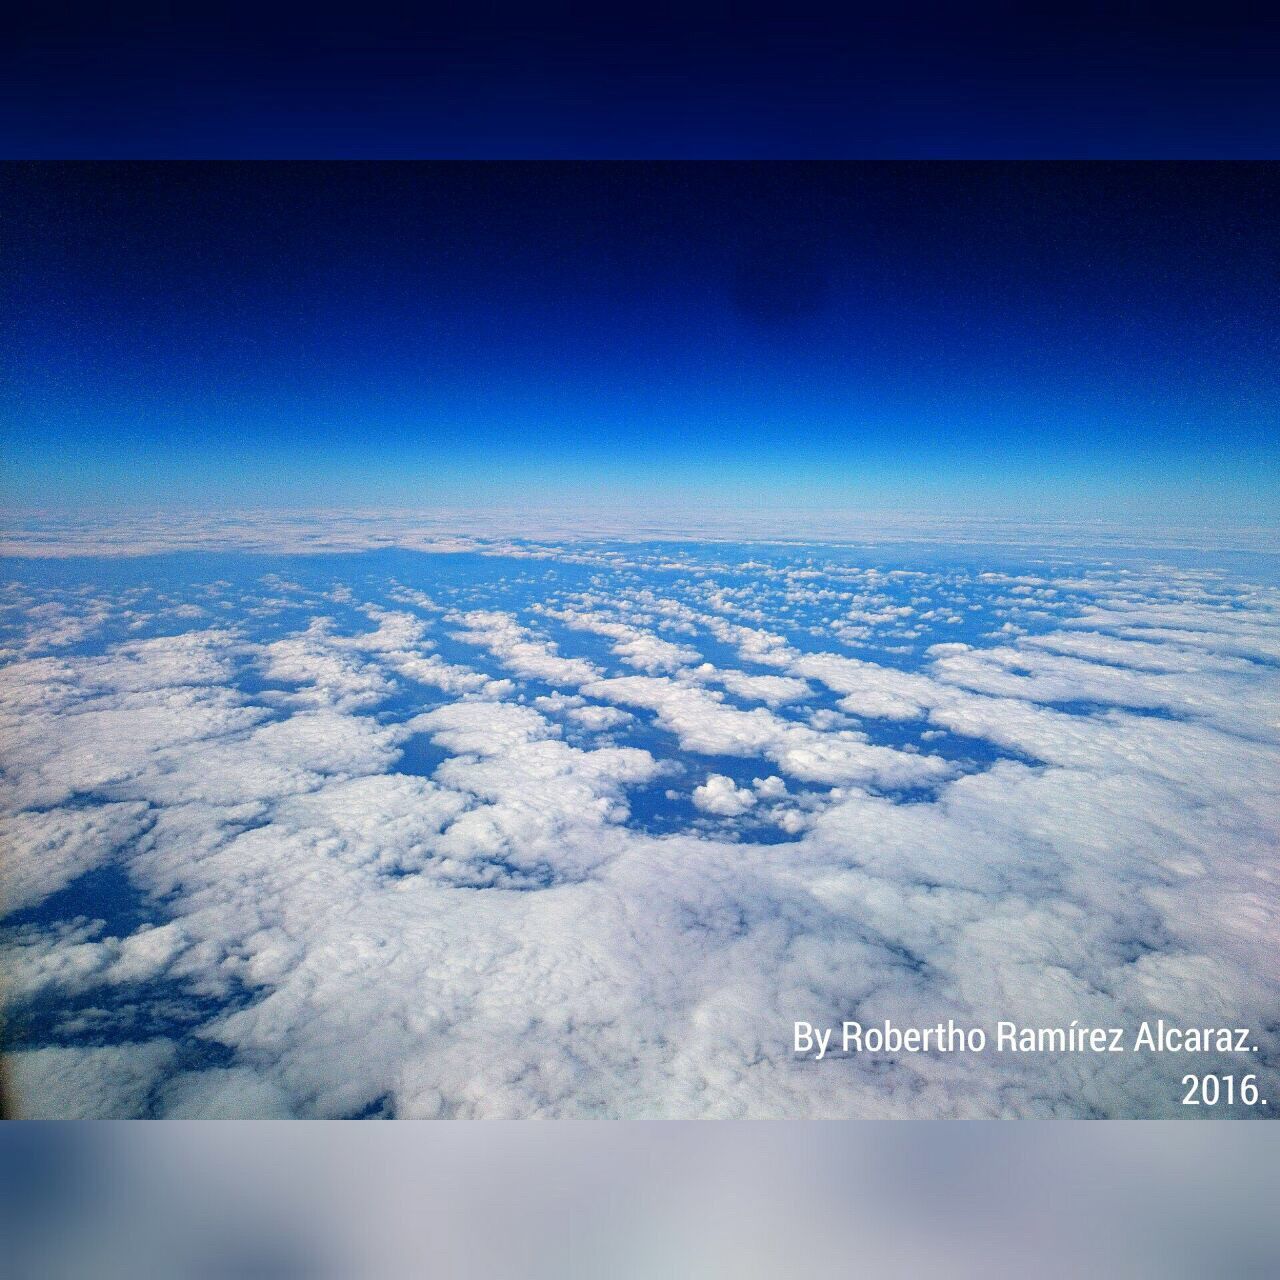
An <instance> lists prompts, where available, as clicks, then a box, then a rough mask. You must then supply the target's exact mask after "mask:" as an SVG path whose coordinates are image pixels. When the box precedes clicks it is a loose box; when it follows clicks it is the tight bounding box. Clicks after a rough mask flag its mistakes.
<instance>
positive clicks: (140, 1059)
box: [5, 1040, 177, 1120]
mask: <svg viewBox="0 0 1280 1280" xmlns="http://www.w3.org/2000/svg"><path fill="white" fill-rule="evenodd" d="M176 1052H177V1050H176V1046H175V1045H174V1044H173V1042H172V1041H169V1040H148V1041H145V1042H143V1043H140V1044H118V1045H102V1046H95V1047H91V1048H89V1047H86V1048H80V1047H74V1048H71V1047H49V1048H44V1049H23V1050H20V1051H19V1052H17V1053H11V1054H9V1055H8V1057H7V1058H6V1059H5V1065H6V1067H7V1068H8V1070H9V1078H10V1083H11V1085H12V1088H13V1093H14V1097H15V1098H16V1099H17V1100H18V1112H19V1115H22V1116H26V1117H29V1118H31V1119H43V1118H46V1117H49V1116H56V1117H57V1118H58V1119H61V1120H112V1119H118V1118H119V1117H121V1116H136V1115H141V1114H142V1113H143V1111H144V1110H145V1109H146V1106H147V1101H148V1098H149V1097H150V1095H151V1093H152V1092H153V1090H154V1089H155V1088H156V1087H157V1085H158V1084H159V1083H160V1081H161V1079H162V1078H163V1076H164V1074H165V1072H166V1071H167V1070H168V1069H169V1067H170V1066H171V1064H172V1063H173V1061H174V1057H175V1055H176Z"/></svg>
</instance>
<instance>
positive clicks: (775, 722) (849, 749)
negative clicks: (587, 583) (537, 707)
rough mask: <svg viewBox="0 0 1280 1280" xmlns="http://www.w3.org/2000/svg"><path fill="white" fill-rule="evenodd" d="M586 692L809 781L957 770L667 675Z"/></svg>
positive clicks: (704, 743) (701, 747) (931, 777)
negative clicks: (734, 703) (726, 698)
mask: <svg viewBox="0 0 1280 1280" xmlns="http://www.w3.org/2000/svg"><path fill="white" fill-rule="evenodd" d="M583 692H584V693H587V694H589V695H590V696H591V697H593V698H600V699H601V700H603V701H606V702H617V703H621V704H622V705H623V706H629V707H643V708H645V709H647V710H650V711H653V712H654V713H655V715H656V717H657V722H658V724H659V725H661V726H662V727H663V728H664V729H666V730H668V731H669V732H670V733H673V734H674V735H675V736H676V738H677V739H678V740H679V743H680V746H681V748H682V749H684V750H685V751H696V752H699V753H702V754H704V755H723V756H746V757H750V756H759V757H762V758H764V759H767V760H771V761H773V763H774V764H776V765H777V766H778V768H780V769H781V770H782V771H783V772H784V773H787V774H790V775H791V776H792V777H794V778H799V779H802V780H804V781H806V782H820V783H828V784H839V783H860V784H864V785H868V786H877V787H912V786H922V785H927V784H929V783H931V782H936V781H938V780H940V779H942V778H945V777H947V776H948V775H949V774H950V773H951V772H952V769H951V766H949V765H948V764H947V763H946V762H945V761H943V760H941V759H938V758H937V757H933V756H927V755H920V754H914V753H910V752H906V751H900V750H898V749H896V748H894V747H884V746H878V745H875V744H873V743H871V742H869V741H868V740H867V738H866V737H865V735H863V734H861V733H858V732H856V731H854V730H850V729H838V730H834V731H829V732H823V731H821V730H817V729H813V728H811V727H809V726H807V725H802V724H797V723H795V722H794V721H791V720H785V719H783V718H782V717H780V716H778V715H776V714H774V713H773V712H772V711H769V710H767V709H765V708H764V707H755V708H753V709H752V710H750V711H743V710H741V709H739V708H737V707H731V706H728V705H726V704H725V703H724V702H723V701H721V699H720V696H719V695H718V694H716V693H714V692H713V691H711V690H708V689H704V688H701V687H700V686H698V685H696V684H693V683H691V682H688V681H679V680H674V679H671V678H670V677H654V676H619V677H615V678H613V679H606V680H597V681H595V682H593V683H591V684H587V685H584V686H583Z"/></svg>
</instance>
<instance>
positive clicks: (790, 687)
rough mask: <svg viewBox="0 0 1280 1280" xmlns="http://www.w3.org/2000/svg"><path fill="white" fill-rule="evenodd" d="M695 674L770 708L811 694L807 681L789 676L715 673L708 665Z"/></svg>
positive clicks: (749, 700)
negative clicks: (765, 704)
mask: <svg viewBox="0 0 1280 1280" xmlns="http://www.w3.org/2000/svg"><path fill="white" fill-rule="evenodd" d="M696 674H698V675H703V676H705V677H706V679H708V680H710V681H712V682H713V683H715V684H718V685H721V686H723V687H724V688H726V689H728V690H729V692H730V693H732V694H734V695H735V696H737V697H739V698H745V699H746V700H747V701H748V702H764V703H767V704H768V705H769V706H771V707H776V706H780V705H781V704H782V703H785V702H798V701H799V700H800V699H801V698H805V697H807V696H808V695H809V694H810V693H811V692H812V690H811V689H810V687H809V684H808V682H807V681H805V680H797V679H794V678H793V677H791V676H754V675H748V674H747V673H746V672H745V671H732V670H727V671H717V670H716V668H715V667H713V666H712V665H711V664H710V663H706V664H704V665H703V666H701V667H698V668H697V671H696Z"/></svg>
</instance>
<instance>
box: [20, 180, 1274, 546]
mask: <svg viewBox="0 0 1280 1280" xmlns="http://www.w3.org/2000/svg"><path fill="white" fill-rule="evenodd" d="M1277 182H1278V179H1277V177H1276V175H1275V173H1274V172H1273V171H1271V170H1268V169H1267V168H1266V167H1258V166H1246V165H1234V166H1231V165H1225V166H1224V165H1212V166H1132V165H1130V166H1126V165H1114V166H1085V165H1073V166H1016V165H1013V166H1000V165H987V166H982V165H934V166H928V165H874V164H867V165H848V166H821V165H816V166H807V165H778V166H773V167H769V166H750V165H721V166H713V165H703V166H697V165H686V166H680V165H634V166H628V165H612V166H597V167H594V168H593V167H590V166H557V165H528V166H521V165H508V166H501V165H489V166H484V165H472V166H459V165H454V166H448V165H437V166H430V165H425V166H360V167H352V168H346V169H344V168H342V167H338V166H294V165H289V166H286V165H271V166H266V165H251V166H198V165H196V166H182V165H170V166H145V165H115V166H111V165H104V166H92V165H89V166H69V167H63V166H31V167H11V168H10V169H9V170H8V171H7V172H6V173H5V174H4V176H3V187H2V195H0V216H2V217H3V220H4V224H5V227H6V234H5V238H4V239H5V243H4V248H3V253H4V256H5V266H6V270H7V271H8V272H9V274H10V276H11V278H12V279H13V280H14V282H15V291H16V306H15V307H14V315H15V317H16V319H15V321H14V323H13V324H12V326H11V327H10V330H9V335H8V338H7V341H8V342H9V343H11V344H12V345H11V354H12V355H13V356H14V357H15V358H14V359H13V360H12V362H11V367H12V368H13V369H14V370H16V376H15V377H14V378H13V381H12V383H11V385H10V388H9V390H8V392H7V393H6V399H7V402H8V405H7V412H6V414H5V426H4V440H3V444H4V450H5V454H6V456H7V458H8V459H9V463H8V466H7V468H6V470H7V474H8V480H7V491H6V498H7V501H8V504H9V505H11V506H16V507H18V508H32V507H41V508H63V509H65V508H72V509H78V508H86V507H89V508H96V507H101V506H113V507H119V506H124V507H134V506H141V507H154V506H157V505H160V506H166V505H177V506H194V507H209V506H215V507H216V506H221V505H226V504H231V505H253V506H263V505H265V506H299V505H312V504H323V505H353V504H354V505H396V506H405V505H408V506H425V507H430V506H433V505H434V506H438V505H442V504H444V505H470V506H475V505H480V506H484V505H490V504H521V503H530V504H542V505H557V504H582V505H605V506H608V505H611V504H621V505H631V506H644V505H646V504H664V505H671V506H675V507H679V506H681V505H688V506H697V507H701V506H705V505H708V504H710V505H716V506H726V507H745V508H753V507H768V506H771V505H787V506H801V507H803V506H813V507H817V508H844V509H858V510H865V509H886V510H912V511H922V512H937V513H945V514H970V513H981V514H991V513H995V514H1008V515H1014V516H1034V515H1039V514H1046V515H1052V516H1055V517H1065V518H1092V517H1105V518H1116V517H1122V518H1123V517H1132V518H1135V519H1142V520H1162V519H1166V518H1174V519H1176V520H1178V521H1180V522H1195V521H1197V520H1204V521H1209V522H1212V521H1216V520H1226V519H1230V520H1244V521H1250V520H1253V521H1256V520H1267V519H1270V518H1272V517H1274V515H1275V514H1276V510H1277V506H1278V505H1280V504H1278V503H1277V484H1276V479H1275V476H1276V474H1277V472H1276V468H1275V464H1276V462H1277V458H1276V453H1277V449H1276V445H1275V438H1276V432H1275V406H1276V403H1277V397H1276V391H1277V385H1276V384H1277V375H1276V370H1277V368H1280V364H1278V363H1277V354H1280V353H1277V351H1276V345H1277V343H1276V337H1275V335H1276V332H1277V330H1276V327H1275V315H1274V312H1275V303H1274V297H1273V293H1274V291H1273V290H1271V289H1269V288H1266V287H1260V285H1261V284H1265V282H1267V281H1274V279H1275V276H1276V271H1277V268H1278V267H1280V246H1278V245H1277V241H1276V237H1275V234H1274V230H1273V226H1274V212H1275V208H1274V206H1275V194H1276V188H1277Z"/></svg>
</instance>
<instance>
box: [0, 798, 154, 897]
mask: <svg viewBox="0 0 1280 1280" xmlns="http://www.w3.org/2000/svg"><path fill="white" fill-rule="evenodd" d="M148 823H149V817H148V808H147V806H146V805H145V804H138V803H133V804H102V805H98V806H97V807H95V808H92V809H84V808H79V809H41V810H36V811H34V812H32V811H19V812H17V813H9V814H0V848H5V849H8V850H10V851H11V852H10V853H9V855H8V856H7V857H6V858H5V859H4V861H3V863H0V907H3V908H4V910H5V911H18V910H21V909H22V908H23V907H28V906H32V905H33V904H35V903H38V902H42V901H44V899H45V898H47V897H48V896H49V895H50V894H51V893H56V892H57V891H58V890H59V889H62V888H65V886H66V885H68V884H70V883H71V881H72V880H74V879H75V878H76V877H77V876H80V875H83V874H84V873H85V872H86V871H90V870H92V869H93V868H94V867H96V866H98V865H99V864H100V863H102V862H104V861H106V860H107V859H108V858H109V857H110V856H111V855H112V854H113V853H114V852H115V851H116V850H117V849H119V848H120V847H121V846H122V845H124V844H126V843H127V842H128V841H130V840H132V839H133V838H134V837H135V836H137V835H138V834H139V833H140V832H141V831H143V830H145V828H146V827H147V825H148Z"/></svg>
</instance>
